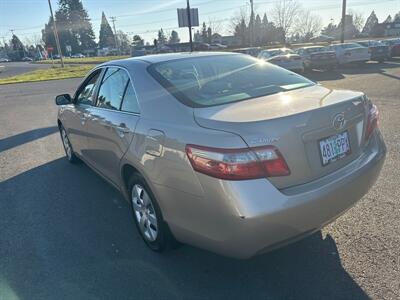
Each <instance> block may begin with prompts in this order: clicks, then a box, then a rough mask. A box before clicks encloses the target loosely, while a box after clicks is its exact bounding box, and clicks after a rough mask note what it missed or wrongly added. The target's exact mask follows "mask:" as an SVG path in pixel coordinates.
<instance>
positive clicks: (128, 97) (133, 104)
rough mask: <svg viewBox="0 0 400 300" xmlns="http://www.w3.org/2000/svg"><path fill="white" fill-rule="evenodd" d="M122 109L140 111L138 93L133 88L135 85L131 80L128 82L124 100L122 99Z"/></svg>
mask: <svg viewBox="0 0 400 300" xmlns="http://www.w3.org/2000/svg"><path fill="white" fill-rule="evenodd" d="M121 110H123V111H127V112H133V113H138V112H139V104H138V99H137V97H136V93H135V91H134V90H133V86H132V83H131V82H130V81H129V82H128V86H127V87H126V91H125V95H124V100H123V101H122V106H121Z"/></svg>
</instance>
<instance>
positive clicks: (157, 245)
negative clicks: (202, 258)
mask: <svg viewBox="0 0 400 300" xmlns="http://www.w3.org/2000/svg"><path fill="white" fill-rule="evenodd" d="M129 192H130V200H131V201H130V202H131V205H132V212H133V218H134V220H135V223H136V227H137V228H138V231H139V233H140V235H141V236H142V238H143V240H144V242H145V243H146V245H147V246H148V247H149V248H150V249H151V250H153V251H156V252H163V251H164V250H166V249H168V248H173V247H174V246H175V245H178V243H177V242H176V241H175V239H174V238H173V236H172V234H171V232H170V230H169V228H168V225H167V224H166V223H165V222H164V220H163V218H162V214H161V210H160V208H159V206H158V203H157V202H156V200H155V197H154V196H153V193H152V192H151V190H150V188H149V186H148V185H147V183H146V182H145V180H144V179H143V177H142V176H140V175H139V174H133V175H132V176H131V178H130V180H129Z"/></svg>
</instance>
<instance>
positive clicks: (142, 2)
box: [0, 0, 400, 42]
mask: <svg viewBox="0 0 400 300" xmlns="http://www.w3.org/2000/svg"><path fill="white" fill-rule="evenodd" d="M277 1H279V0H254V9H255V12H256V13H259V14H261V15H263V14H264V13H265V12H266V13H267V16H268V15H269V13H270V11H271V9H272V7H273V6H274V5H275V3H276V2H277ZM51 2H52V5H53V9H54V10H55V9H56V8H57V0H51ZM82 2H83V5H84V7H85V8H86V10H87V11H88V13H89V17H90V18H91V20H92V24H93V29H94V32H95V34H96V38H98V34H99V29H100V21H101V13H102V11H104V12H105V14H106V16H107V18H108V19H109V22H110V24H111V21H110V17H111V16H114V17H116V22H115V26H116V29H117V30H122V31H124V32H126V33H128V35H129V36H133V34H139V35H141V36H142V37H143V38H144V39H145V40H146V41H148V42H152V41H153V39H154V38H155V37H156V35H157V31H158V29H160V28H161V27H162V28H163V29H164V31H166V32H167V33H169V32H170V31H171V30H176V31H177V32H178V33H179V36H180V38H181V41H187V40H188V37H189V35H188V29H187V28H178V20H177V12H176V8H184V7H186V1H185V0H83V1H82ZM249 2H250V1H249V0H211V1H210V0H191V1H190V4H191V7H194V8H198V9H199V21H200V23H202V22H206V23H208V22H210V21H211V22H212V23H213V24H214V26H218V27H219V30H220V31H221V33H223V34H226V35H230V34H231V30H232V28H231V27H232V26H231V21H230V20H231V19H232V17H234V16H237V15H239V12H240V10H244V11H247V13H249V12H250V4H249ZM298 2H299V3H300V4H301V6H302V8H303V9H305V10H310V11H311V12H312V13H314V14H317V15H319V16H320V17H321V18H322V22H323V25H327V24H329V23H330V22H331V20H332V21H333V22H334V23H338V22H339V20H340V16H341V3H342V1H341V0H302V1H300V0H298ZM347 7H348V10H353V11H355V12H357V13H361V14H363V15H364V17H365V19H366V18H367V17H368V16H369V14H370V13H371V11H372V10H374V11H375V13H376V15H377V17H378V19H379V21H380V22H382V21H384V20H385V19H386V17H387V16H388V15H389V14H391V15H392V17H393V15H394V14H395V13H397V12H399V11H400V0H347ZM49 14H50V13H49V7H48V2H47V0H30V1H28V0H0V41H4V40H5V41H8V40H9V39H10V37H11V30H14V33H15V34H16V35H18V36H19V37H20V39H21V40H22V41H23V42H29V41H30V42H35V40H37V39H38V38H40V36H41V29H42V28H44V24H45V23H46V22H47V21H48V19H49ZM195 30H196V29H195Z"/></svg>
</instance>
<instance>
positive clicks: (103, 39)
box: [99, 12, 117, 48]
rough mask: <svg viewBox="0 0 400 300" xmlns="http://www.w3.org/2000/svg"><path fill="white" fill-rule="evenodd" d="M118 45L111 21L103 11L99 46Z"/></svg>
mask: <svg viewBox="0 0 400 300" xmlns="http://www.w3.org/2000/svg"><path fill="white" fill-rule="evenodd" d="M116 46H117V45H115V36H114V32H113V31H112V29H111V26H110V23H108V20H107V18H106V15H105V14H104V12H103V13H102V15H101V24H100V35H99V47H100V48H107V47H116Z"/></svg>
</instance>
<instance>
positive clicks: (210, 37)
mask: <svg viewBox="0 0 400 300" xmlns="http://www.w3.org/2000/svg"><path fill="white" fill-rule="evenodd" d="M211 40H212V31H211V27H208V28H207V40H206V43H209V44H211Z"/></svg>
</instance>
